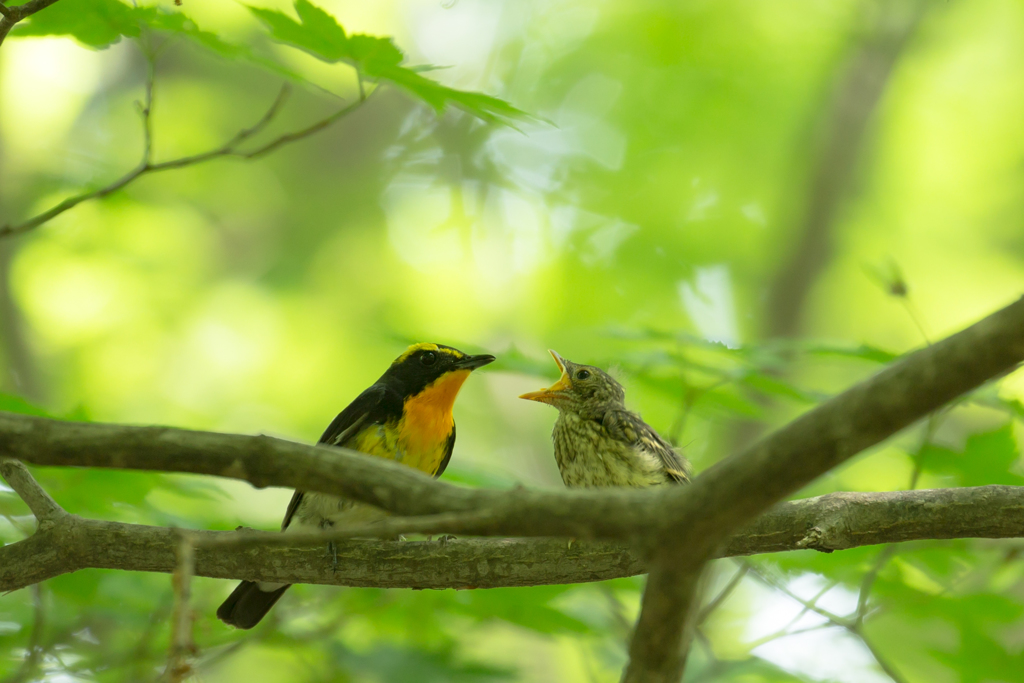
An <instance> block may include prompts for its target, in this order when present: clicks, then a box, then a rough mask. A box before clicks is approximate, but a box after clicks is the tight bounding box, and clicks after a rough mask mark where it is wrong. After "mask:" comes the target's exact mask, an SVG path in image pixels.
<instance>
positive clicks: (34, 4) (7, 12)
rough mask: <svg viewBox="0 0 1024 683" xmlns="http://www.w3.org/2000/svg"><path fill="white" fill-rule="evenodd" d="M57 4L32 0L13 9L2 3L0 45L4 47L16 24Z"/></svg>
mask: <svg viewBox="0 0 1024 683" xmlns="http://www.w3.org/2000/svg"><path fill="white" fill-rule="evenodd" d="M55 2H57V0H31V2H26V3H25V4H23V5H14V6H13V7H8V6H7V5H4V4H3V3H0V15H3V17H2V18H0V45H3V43H4V38H6V37H7V34H8V33H10V32H11V29H12V28H14V25H15V24H17V23H18V22H19V21H21V20H22V19H27V18H28V17H30V16H32V15H33V14H35V13H36V12H38V11H39V10H43V9H46V8H47V7H49V6H50V5H52V4H53V3H55Z"/></svg>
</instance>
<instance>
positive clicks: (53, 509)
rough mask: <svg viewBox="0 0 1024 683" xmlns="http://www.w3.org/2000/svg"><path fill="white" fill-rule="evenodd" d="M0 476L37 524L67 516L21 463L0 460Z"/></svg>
mask: <svg viewBox="0 0 1024 683" xmlns="http://www.w3.org/2000/svg"><path fill="white" fill-rule="evenodd" d="M0 474H2V475H3V477H4V479H6V480H7V483H8V484H9V485H10V487H11V488H12V489H14V492H15V493H17V494H18V495H19V496H20V497H21V499H22V500H23V501H25V504H26V505H28V508H29V510H31V511H32V514H33V515H35V516H36V520H37V521H38V522H39V524H43V523H44V522H50V521H52V520H54V519H56V518H57V517H61V516H63V515H66V514H67V513H66V512H65V511H64V508H62V507H61V506H60V505H58V504H57V501H55V500H54V499H53V498H51V497H50V494H48V493H47V492H46V491H44V490H43V487H42V486H40V485H39V482H37V481H36V480H35V477H33V476H32V473H31V472H29V471H28V468H27V467H25V466H24V465H22V464H21V462H19V461H17V460H14V459H12V458H0Z"/></svg>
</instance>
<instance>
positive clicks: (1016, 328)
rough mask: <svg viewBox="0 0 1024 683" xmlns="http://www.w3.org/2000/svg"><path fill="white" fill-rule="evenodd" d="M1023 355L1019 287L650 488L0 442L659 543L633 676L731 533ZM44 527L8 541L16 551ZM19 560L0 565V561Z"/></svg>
mask: <svg viewBox="0 0 1024 683" xmlns="http://www.w3.org/2000/svg"><path fill="white" fill-rule="evenodd" d="M1022 360H1024V299H1020V300H1018V301H1016V302H1014V303H1012V304H1010V305H1009V306H1007V307H1006V308H1004V309H1002V310H1000V311H997V312H996V313H993V314H992V315H990V316H988V317H987V318H985V319H984V320H981V321H980V322H978V323H976V324H974V325H972V326H970V327H969V328H967V329H965V330H963V331H962V332H959V333H957V334H955V335H953V336H951V337H949V338H947V339H944V340H943V341H941V342H938V343H936V344H934V345H931V346H929V347H927V348H925V349H921V350H918V351H916V352H915V353H913V354H909V355H907V356H905V357H904V358H903V359H901V360H900V361H898V362H896V363H894V364H892V365H890V366H889V367H887V368H886V369H885V370H883V371H882V372H880V373H878V374H877V375H875V376H873V377H871V378H869V379H867V380H865V381H863V382H861V383H860V384H858V385H856V386H854V387H853V388H851V389H849V390H847V391H845V392H843V393H842V394H840V395H838V396H835V397H833V398H832V399H830V400H828V401H826V402H825V403H822V404H821V405H819V406H817V407H816V408H814V409H813V410H811V411H808V412H807V413H805V414H804V415H802V416H801V417H800V418H798V419H797V420H795V421H793V422H791V423H790V424H788V425H786V426H784V427H782V428H781V429H779V430H778V431H776V432H775V433H773V434H771V435H769V436H768V437H767V438H765V439H764V440H762V441H761V442H759V443H757V444H755V445H753V446H751V447H750V448H748V449H746V450H745V451H744V452H742V453H740V454H738V455H735V456H732V457H730V458H727V459H726V460H723V461H722V462H719V463H718V464H716V465H715V466H714V467H712V468H711V469H709V470H707V471H706V472H704V473H703V474H701V475H700V476H699V477H697V478H696V479H695V480H694V481H693V483H692V484H690V485H689V486H686V487H662V488H660V489H655V490H641V491H629V490H600V491H560V492H553V491H552V492H545V491H529V490H526V489H522V488H519V489H514V490H512V491H486V490H470V489H465V488H462V487H457V486H452V485H450V484H446V483H444V482H439V481H435V480H432V479H431V478H429V477H427V476H426V475H424V474H422V473H420V472H417V471H415V470H412V469H411V468H408V467H403V466H401V465H399V464H397V463H393V462H387V461H384V460H383V459H380V458H373V457H369V456H365V455H362V454H358V453H353V452H350V451H345V450H343V449H335V448H329V447H324V446H303V445H301V444H295V443H289V442H286V441H282V440H279V439H273V438H270V437H265V436H257V437H245V436H232V435H224V434H212V433H204V432H188V431H185V430H176V429H170V428H158V427H123V426H112V425H97V424H77V423H67V422H58V421H53V420H45V419H42V418H33V417H27V416H15V415H10V414H0V453H4V454H5V455H7V456H8V457H16V458H20V459H22V460H25V461H27V462H32V463H35V464H45V465H65V466H98V467H116V468H129V469H140V470H160V471H168V472H195V473H205V474H214V475H218V476H226V477H232V478H235V479H242V480H246V481H250V482H252V483H253V484H255V485H257V486H266V485H269V484H276V485H282V486H289V487H292V488H298V489H302V490H308V491H319V492H323V493H328V494H333V495H336V496H342V497H345V498H350V499H353V500H357V501H361V502H365V503H370V504H372V505H377V506H378V507H381V508H384V509H385V510H388V511H390V512H392V513H397V514H399V515H413V516H420V515H433V514H441V513H446V512H452V513H459V512H463V513H465V512H475V511H476V512H478V511H481V510H486V511H487V518H486V519H485V520H481V521H478V522H477V523H474V524H467V531H468V532H469V533H475V534H479V535H491V536H498V535H511V536H534V537H537V536H570V537H575V538H581V539H587V538H598V539H618V540H624V541H629V542H631V543H634V544H636V545H638V546H639V547H640V548H641V551H642V554H643V555H645V556H652V555H653V556H654V559H655V564H654V566H655V567H656V570H657V571H656V577H657V580H656V581H655V582H652V584H651V585H649V587H648V590H647V591H646V592H645V595H644V609H645V610H648V609H649V610H651V611H652V616H650V617H645V616H644V615H643V614H642V615H641V620H640V622H639V624H640V626H644V624H645V623H647V624H651V625H657V627H658V628H657V631H655V629H652V628H647V627H644V628H639V627H638V629H637V635H636V636H635V637H634V641H637V639H643V642H634V644H633V646H632V647H631V652H634V653H641V652H642V653H644V657H643V658H641V659H638V660H637V661H635V662H632V661H631V663H630V668H629V675H630V676H631V677H632V678H633V680H672V678H673V677H674V676H677V675H678V673H679V672H680V671H681V667H682V661H683V660H682V652H683V650H682V647H681V643H679V642H675V641H673V639H672V638H666V637H662V636H660V635H659V634H660V633H664V634H670V635H672V636H673V637H678V636H680V635H681V634H683V633H684V630H685V629H684V625H685V624H686V623H687V620H688V619H689V618H690V615H689V611H690V610H689V609H688V608H689V606H690V604H691V603H693V604H695V601H694V600H693V595H694V587H695V586H696V577H697V576H698V575H699V572H700V567H701V565H702V564H703V563H705V562H706V561H707V560H708V559H709V558H710V557H711V556H712V555H713V554H714V553H715V552H716V550H717V548H719V547H720V546H721V545H722V544H723V542H724V541H725V540H726V539H727V538H729V537H731V536H733V535H735V534H736V533H737V531H739V530H740V528H741V527H742V526H743V525H746V524H750V523H751V522H752V520H753V519H754V518H755V517H757V516H758V515H760V514H762V513H764V512H765V511H766V510H767V509H768V508H769V507H771V506H772V505H774V504H775V503H777V502H778V501H779V500H781V499H782V498H784V497H786V496H788V495H791V494H792V493H794V492H795V491H797V490H798V489H800V488H801V487H802V486H804V485H806V484H807V483H809V482H810V481H812V480H813V479H815V478H816V477H817V476H819V475H820V474H822V473H823V472H826V471H828V470H829V469H831V468H833V467H835V466H837V465H839V464H840V463H842V462H844V461H845V460H847V459H849V458H851V457H852V456H854V455H855V454H857V453H858V452H860V451H862V450H864V449H865V448H869V447H871V446H873V445H875V444H877V443H879V442H881V441H882V440H884V439H886V438H888V437H889V436H891V435H892V434H894V433H896V432H898V431H899V430H901V429H903V428H904V427H906V426H908V425H910V424H912V423H914V422H915V421H917V420H918V419H920V418H922V417H924V416H925V415H927V414H928V413H930V412H932V411H933V410H935V409H937V408H939V407H941V406H943V405H944V404H946V403H948V402H949V401H951V400H953V399H954V398H956V397H958V396H960V395H962V394H964V393H966V392H968V391H970V390H972V389H974V388H976V387H978V386H979V385H981V384H982V383H984V382H986V381H989V380H991V379H993V378H995V377H998V376H1000V375H1003V374H1005V373H1007V372H1010V371H1011V370H1013V369H1014V368H1015V367H1016V366H1017V365H1018V364H1019V363H1020V362H1021V361H1022ZM1017 516H1018V519H1019V518H1020V515H1019V510H1018V513H1017ZM1018 523H1019V522H1018ZM755 526H756V525H755ZM806 529H807V527H805V529H804V531H806ZM819 529H820V527H819ZM821 531H822V534H825V533H826V531H825V530H821ZM947 533H948V532H947ZM38 537H39V534H36V536H33V537H32V538H30V539H28V540H27V541H23V542H21V543H17V544H14V545H12V546H9V547H7V548H0V551H6V552H17V550H18V549H19V546H22V545H23V544H27V543H30V542H31V541H33V540H35V539H36V538H38ZM799 541H800V542H802V543H803V546H804V547H814V545H815V544H816V543H820V539H819V538H818V534H815V533H813V528H812V533H810V534H804V535H802V536H801V538H800V539H799ZM45 552H49V553H50V554H51V556H52V555H59V554H60V553H64V552H66V546H65V545H59V546H54V545H51V546H50V547H49V549H48V550H47V551H45ZM10 566H11V563H10V562H4V563H2V564H0V572H3V570H4V569H5V568H7V567H10ZM673 567H683V569H684V574H685V576H686V577H687V580H686V582H685V583H683V584H682V587H681V588H680V587H674V586H673V582H672V581H671V574H672V573H673V571H675V570H673ZM376 569H379V567H377V568H376ZM27 572H29V570H28V569H26V567H25V566H24V565H20V566H19V570H18V572H11V571H8V573H9V574H10V573H21V574H24V573H27ZM677 573H678V572H677ZM377 574H378V575H379V574H380V572H379V571H378V572H377ZM264 578H265V577H264ZM28 583H31V581H28ZM23 585H24V584H23ZM651 586H654V587H655V588H656V590H652V588H651ZM672 605H674V606H675V609H672V608H671V607H672ZM645 619H646V620H647V621H646V622H645Z"/></svg>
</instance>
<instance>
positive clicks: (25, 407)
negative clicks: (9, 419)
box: [0, 393, 52, 417]
mask: <svg viewBox="0 0 1024 683" xmlns="http://www.w3.org/2000/svg"><path fill="white" fill-rule="evenodd" d="M0 411H4V412H8V413H18V414H19V415H35V416H36V417H52V416H51V415H50V414H49V413H47V412H46V411H45V410H43V409H42V408H40V407H39V406H36V405H33V404H31V403H29V402H28V401H26V400H25V399H23V398H22V397H20V396H14V395H12V394H2V393H0Z"/></svg>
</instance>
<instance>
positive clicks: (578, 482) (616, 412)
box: [519, 351, 690, 488]
mask: <svg viewBox="0 0 1024 683" xmlns="http://www.w3.org/2000/svg"><path fill="white" fill-rule="evenodd" d="M549 353H550V354H551V356H552V358H554V359H555V362H556V363H558V369H559V370H561V371H562V376H561V377H560V378H559V379H558V381H557V382H555V383H554V384H553V385H551V386H550V387H548V388H547V389H541V390H540V391H533V392H530V393H528V394H523V395H522V396H520V397H519V398H525V399H528V400H530V401H539V402H541V403H547V404H548V405H552V406H554V407H555V408H558V419H557V420H556V421H555V429H554V431H553V432H552V434H551V438H552V440H553V441H554V444H555V460H556V461H557V463H558V469H559V471H561V473H562V481H563V482H565V485H566V486H568V487H570V488H596V487H603V486H633V487H645V486H657V485H660V484H671V483H676V484H686V483H688V482H689V481H690V463H689V462H688V461H687V460H686V458H684V457H683V456H681V455H680V454H679V453H677V452H676V451H675V449H673V448H672V445H671V444H669V443H668V442H667V441H666V440H665V439H663V438H661V436H659V435H658V433H657V432H656V431H654V429H652V428H651V426H650V425H648V424H647V423H646V422H644V421H643V420H642V419H640V416H639V415H637V414H636V413H634V412H631V411H630V410H628V409H627V408H626V404H625V400H626V392H625V391H624V390H623V388H622V385H621V384H619V383H618V382H616V381H615V379H614V378H612V377H611V376H610V375H609V374H608V373H606V372H604V371H603V370H600V369H598V368H595V367H593V366H591V365H579V364H577V363H573V362H572V361H568V360H566V359H564V358H562V357H561V356H559V355H558V354H557V353H555V352H554V351H549Z"/></svg>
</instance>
